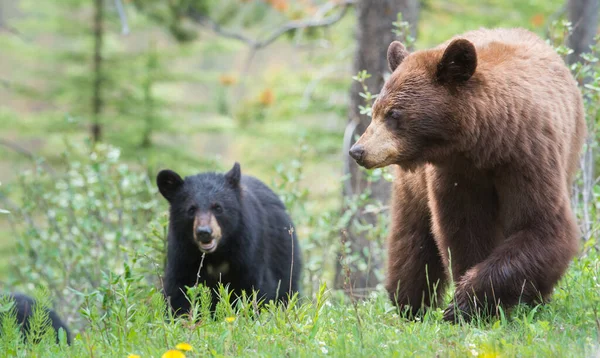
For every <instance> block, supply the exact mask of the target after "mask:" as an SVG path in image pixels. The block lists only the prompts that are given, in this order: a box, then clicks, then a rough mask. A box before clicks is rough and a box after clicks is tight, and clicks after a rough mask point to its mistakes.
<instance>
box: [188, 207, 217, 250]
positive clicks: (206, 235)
mask: <svg viewBox="0 0 600 358" xmlns="http://www.w3.org/2000/svg"><path fill="white" fill-rule="evenodd" d="M220 239H221V227H220V226H219V223H218V222H217V219H216V218H215V217H214V215H213V214H211V213H210V212H200V213H198V214H197V215H196V218H195V219H194V240H195V241H196V245H198V248H199V249H200V251H202V252H204V253H211V252H214V251H215V250H216V249H217V245H218V243H219V240H220Z"/></svg>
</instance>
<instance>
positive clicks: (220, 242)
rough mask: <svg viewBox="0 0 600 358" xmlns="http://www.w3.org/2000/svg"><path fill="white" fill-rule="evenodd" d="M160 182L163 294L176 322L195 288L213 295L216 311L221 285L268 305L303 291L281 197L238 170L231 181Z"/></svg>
mask: <svg viewBox="0 0 600 358" xmlns="http://www.w3.org/2000/svg"><path fill="white" fill-rule="evenodd" d="M156 182H157V185H158V189H159V191H160V193H161V194H162V195H163V196H164V197H165V199H167V201H168V202H169V204H170V216H169V233H168V243H167V263H166V270H165V277H164V287H163V289H164V291H163V292H164V295H165V296H166V298H167V300H168V301H170V305H171V308H172V310H173V311H174V312H175V314H176V315H181V314H184V313H187V312H188V311H189V308H190V302H189V300H188V298H187V296H186V295H185V294H184V292H185V286H189V287H191V286H194V285H195V284H196V282H198V283H201V284H204V285H205V286H206V287H209V288H211V290H213V295H212V301H213V302H212V307H211V309H212V310H214V308H215V306H216V303H217V302H218V297H217V295H216V294H215V293H214V289H215V288H216V287H217V286H218V284H219V282H221V283H222V284H223V285H227V284H228V285H229V290H230V292H233V293H234V295H235V296H238V297H239V296H241V293H242V291H245V292H246V294H248V295H251V294H252V290H255V291H257V292H258V296H259V299H264V300H265V302H268V301H270V300H274V301H277V300H279V301H280V302H283V303H285V302H287V299H288V293H290V294H292V295H293V294H294V293H295V292H297V291H298V285H299V279H300V271H301V268H302V262H301V261H302V260H301V254H300V249H299V247H298V241H297V238H296V234H295V232H294V230H290V228H291V227H293V223H292V220H291V219H290V217H289V216H288V214H287V212H286V209H285V206H284V205H283V203H282V202H281V200H280V199H279V198H278V197H277V195H276V194H275V193H274V192H273V191H271V189H269V188H268V187H267V186H266V185H265V184H264V183H262V182H261V181H260V180H258V179H256V178H254V177H251V176H248V175H242V174H241V169H240V165H239V163H237V162H236V163H235V165H234V166H233V168H232V169H231V170H230V171H229V172H227V173H226V174H221V173H215V172H208V173H201V174H197V175H194V176H188V177H186V178H185V179H182V178H181V177H180V176H179V175H178V174H177V173H175V172H173V171H171V170H162V171H161V172H160V173H158V176H157V178H156ZM290 231H291V232H290ZM203 256H204V259H202V257H203ZM201 263H202V267H201V268H200V265H201ZM199 269H200V272H198V270H199Z"/></svg>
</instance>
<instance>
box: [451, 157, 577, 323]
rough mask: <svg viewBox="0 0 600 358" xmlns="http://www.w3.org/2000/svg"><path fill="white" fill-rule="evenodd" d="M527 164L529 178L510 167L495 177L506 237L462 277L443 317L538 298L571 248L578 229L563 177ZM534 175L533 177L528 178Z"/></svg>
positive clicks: (549, 289)
mask: <svg viewBox="0 0 600 358" xmlns="http://www.w3.org/2000/svg"><path fill="white" fill-rule="evenodd" d="M556 167H558V166H556ZM532 169H533V170H534V171H533V172H532V173H528V175H531V176H528V177H527V178H526V179H528V180H517V179H515V177H516V175H522V169H520V170H521V172H520V173H519V174H516V173H514V172H513V173H512V175H513V177H507V175H510V174H511V173H510V172H508V171H507V172H505V173H504V175H505V176H504V177H503V178H502V180H499V181H498V188H499V190H498V194H499V197H500V198H502V199H501V200H502V203H501V208H502V209H501V212H500V220H501V223H502V228H503V229H504V231H505V234H506V239H505V240H504V241H503V242H502V243H501V244H500V245H498V247H496V249H495V250H494V251H493V253H492V254H491V255H490V256H489V257H488V258H486V259H485V260H484V261H483V262H481V263H479V264H477V265H476V266H474V267H473V268H471V269H469V270H468V271H467V272H466V274H465V275H464V276H463V277H462V278H461V280H460V282H459V283H458V285H457V288H456V293H455V298H454V305H450V306H449V307H448V309H447V310H446V312H445V314H444V319H445V320H449V321H456V320H457V319H458V316H459V315H465V316H466V318H470V317H472V316H473V315H474V314H477V313H484V314H485V313H488V314H489V313H492V314H494V313H496V308H497V307H498V306H500V305H501V306H502V307H504V308H510V307H511V306H514V305H515V304H518V303H520V302H521V303H526V304H531V303H533V304H534V303H538V302H543V301H544V300H546V299H547V298H548V296H549V295H550V294H551V292H552V289H553V287H554V285H555V284H556V283H557V282H558V280H559V279H560V277H561V276H562V275H563V274H564V272H565V271H566V269H567V267H568V265H569V263H570V261H571V259H572V258H573V256H574V255H575V254H576V252H577V245H578V238H579V235H578V232H579V231H578V228H577V225H576V223H575V218H574V216H573V213H572V211H571V208H570V202H569V196H568V188H566V186H565V184H564V182H565V180H564V179H563V178H562V177H560V176H559V175H552V174H549V175H544V172H543V170H542V169H540V168H537V169H536V168H532ZM534 174H535V175H534ZM534 177H535V178H536V180H529V178H534ZM539 185H545V187H543V188H540V187H539Z"/></svg>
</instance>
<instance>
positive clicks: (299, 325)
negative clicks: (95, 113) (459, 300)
mask: <svg viewBox="0 0 600 358" xmlns="http://www.w3.org/2000/svg"><path fill="white" fill-rule="evenodd" d="M599 277H600V261H599V257H598V253H597V252H595V251H592V252H590V253H589V255H587V256H586V257H585V258H582V259H578V260H576V261H575V262H574V263H573V265H572V267H571V269H570V270H569V271H568V273H567V275H566V276H565V278H564V279H563V280H562V281H561V282H560V284H559V286H558V287H557V288H556V290H555V293H554V296H553V300H552V301H551V302H550V303H549V304H546V305H543V306H538V307H535V308H533V309H531V308H525V307H517V308H516V309H515V310H514V311H513V312H512V314H511V315H510V316H502V317H501V319H498V320H494V321H491V322H483V321H476V322H474V323H471V324H458V325H453V324H449V323H445V322H442V320H441V316H442V310H441V309H438V310H436V311H431V312H430V313H428V314H427V315H425V316H424V318H423V320H422V321H416V322H415V321H409V320H406V319H404V318H402V317H400V316H399V315H398V313H397V312H396V310H395V309H394V307H392V306H391V305H390V302H389V300H388V299H387V297H386V296H385V295H384V294H382V293H373V294H372V295H371V297H370V298H369V299H367V300H365V301H362V302H358V303H354V304H352V303H350V302H348V300H347V298H345V296H344V295H341V294H340V293H339V292H336V291H329V290H326V289H325V285H322V286H321V290H320V291H319V293H317V294H316V295H315V297H314V298H313V299H308V298H301V299H300V302H295V303H294V304H292V305H290V307H288V308H287V309H284V308H277V307H274V306H267V307H266V308H265V309H264V310H263V311H262V312H261V314H260V315H259V316H258V318H256V317H252V316H253V314H252V312H253V311H254V309H253V306H252V305H250V304H248V302H247V301H246V302H245V304H243V305H240V308H239V310H238V311H232V310H230V309H228V308H224V307H225V306H221V307H220V308H218V309H217V314H216V317H215V319H214V320H213V319H206V318H205V316H206V314H205V313H203V312H200V313H199V314H198V316H199V317H203V318H204V319H200V320H199V321H198V322H197V323H192V322H191V321H189V320H187V319H181V320H179V321H171V320H169V319H167V318H166V317H165V316H164V315H163V314H162V312H164V311H163V310H164V306H163V303H162V298H161V296H160V294H158V293H157V292H156V291H155V290H154V289H152V288H146V289H141V290H137V291H136V293H135V296H130V295H131V293H127V289H128V287H129V286H128V283H127V282H126V280H121V281H118V280H117V281H115V283H114V286H113V287H112V288H111V290H110V293H111V296H114V297H112V298H109V299H108V301H107V302H109V304H108V305H109V311H108V314H107V315H106V316H104V317H102V318H100V317H98V316H96V314H97V313H96V312H95V311H94V310H93V309H92V310H90V311H87V310H86V309H85V308H84V309H83V311H82V313H83V314H84V315H86V316H89V317H91V318H92V324H91V325H90V327H89V328H88V329H87V330H86V331H84V332H83V333H81V334H79V335H78V336H77V337H76V338H75V340H74V343H73V345H72V346H71V347H67V346H64V345H55V344H54V343H45V342H42V343H40V344H39V345H28V346H24V345H20V344H19V343H18V342H17V341H14V340H11V341H8V342H7V341H5V340H2V339H1V338H0V350H1V351H2V352H3V353H4V354H6V355H10V356H20V357H25V356H30V357H33V356H43V357H65V356H69V357H83V356H89V357H92V356H93V357H126V356H127V355H129V354H137V355H140V356H141V357H160V356H161V355H162V354H163V353H164V352H166V351H167V350H169V349H174V348H175V346H176V345H177V344H179V343H182V342H183V343H188V344H190V345H191V346H192V347H193V350H192V351H190V352H186V353H185V354H186V356H187V357H201V356H202V357H205V356H212V357H229V356H253V357H256V356H261V357H262V356H265V357H267V356H268V357H281V356H293V357H315V356H332V357H382V356H383V357H406V356H415V357H433V356H440V357H500V356H502V357H515V356H518V357H567V356H568V357H596V356H598V355H599V354H600V317H599V316H598V309H599V308H600V281H599V280H598V278H599ZM129 288H130V287H129ZM134 297H135V298H134Z"/></svg>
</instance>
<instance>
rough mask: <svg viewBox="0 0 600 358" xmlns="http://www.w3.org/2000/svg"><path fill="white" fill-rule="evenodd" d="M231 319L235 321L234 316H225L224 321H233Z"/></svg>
mask: <svg viewBox="0 0 600 358" xmlns="http://www.w3.org/2000/svg"><path fill="white" fill-rule="evenodd" d="M233 321H235V317H233V316H230V317H225V322H227V323H233Z"/></svg>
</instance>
